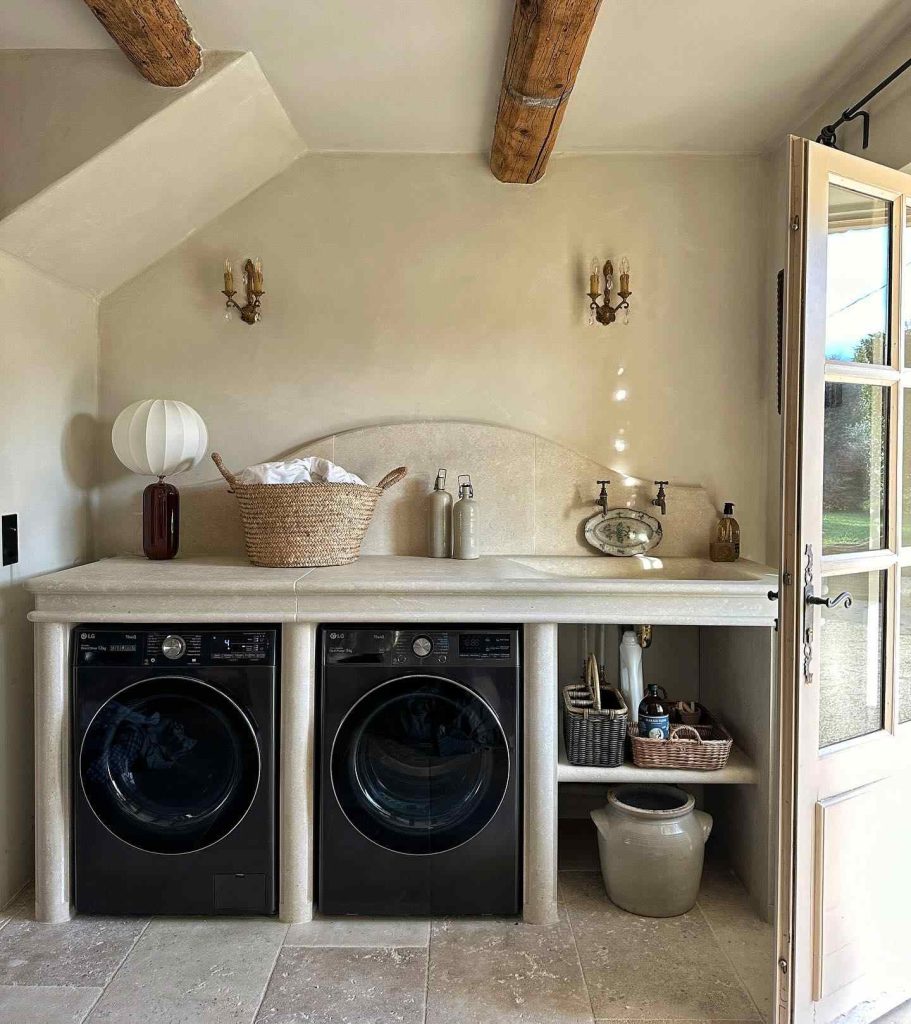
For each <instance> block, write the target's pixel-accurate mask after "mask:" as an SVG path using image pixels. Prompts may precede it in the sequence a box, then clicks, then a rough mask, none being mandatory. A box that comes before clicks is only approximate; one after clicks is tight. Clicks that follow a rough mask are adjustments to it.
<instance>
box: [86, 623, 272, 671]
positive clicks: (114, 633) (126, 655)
mask: <svg viewBox="0 0 911 1024" xmlns="http://www.w3.org/2000/svg"><path fill="white" fill-rule="evenodd" d="M73 634H74V647H75V660H76V664H77V665H81V666H105V667H106V666H118V665H139V666H162V667H165V666H173V665H209V666H212V665H274V664H275V650H276V635H277V634H276V631H275V630H274V629H262V630H255V629H219V628H215V629H212V630H200V629H198V628H194V627H182V626H174V627H165V628H162V629H158V628H154V629H137V630H111V629H95V628H93V627H91V626H88V627H86V626H78V627H77V628H76V629H75V630H74V631H73Z"/></svg>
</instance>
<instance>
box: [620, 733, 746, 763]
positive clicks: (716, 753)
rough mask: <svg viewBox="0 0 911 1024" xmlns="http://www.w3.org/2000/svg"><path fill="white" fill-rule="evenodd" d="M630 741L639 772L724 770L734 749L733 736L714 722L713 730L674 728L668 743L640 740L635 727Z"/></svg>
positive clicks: (634, 761) (643, 737) (645, 737)
mask: <svg viewBox="0 0 911 1024" xmlns="http://www.w3.org/2000/svg"><path fill="white" fill-rule="evenodd" d="M706 732H708V735H707V736H706V735H704V733H706ZM629 739H630V745H631V746H632V748H633V764H634V765H636V767H637V768H689V769H692V770H693V771H699V772H713V771H717V770H718V769H719V768H723V767H724V766H725V765H726V764H727V763H728V756H729V755H730V753H731V747H732V746H733V745H734V741H733V739H732V738H731V735H730V733H729V732H728V731H727V729H725V728H724V726H722V725H720V724H719V723H718V722H712V724H711V729H707V728H706V727H705V726H702V725H700V726H699V727H698V728H697V727H696V726H692V725H672V726H671V737H670V739H667V740H661V739H658V740H653V739H649V738H648V737H647V736H640V735H639V733H638V730H637V728H636V727H635V726H631V727H630V730H629Z"/></svg>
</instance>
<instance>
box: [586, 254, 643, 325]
mask: <svg viewBox="0 0 911 1024" xmlns="http://www.w3.org/2000/svg"><path fill="white" fill-rule="evenodd" d="M602 274H603V275H604V300H603V301H602V303H601V305H600V306H599V305H598V299H600V298H601V275H602ZM613 290H614V265H613V263H611V261H610V260H608V261H607V262H606V263H605V264H604V267H603V269H602V268H601V267H600V266H599V264H598V261H597V260H592V269H591V275H590V277H589V285H588V297H589V298H590V299H591V302H590V303H589V307H588V309H589V315H588V323H589V326H594V324H596V323H599V324H604V326H605V327H607V326H608V325H609V324H612V323H613V322H614V321H615V320H616V319H617V314H618V313H620V312H622V313H623V322H624V324H628V323H629V297H630V295H632V294H633V293H632V292H631V291H630V290H629V260H628V259H627V258H626V257H625V256H624V257H623V258H622V259H621V260H620V287H619V288H618V289H617V296H618V297H619V299H620V301H619V302H618V303H617V304H616V305H614V306H612V305H611V301H610V300H611V292H612V291H613Z"/></svg>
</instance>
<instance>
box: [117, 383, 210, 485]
mask: <svg viewBox="0 0 911 1024" xmlns="http://www.w3.org/2000/svg"><path fill="white" fill-rule="evenodd" d="M111 441H112V442H113V444H114V453H115V454H116V456H117V458H118V459H120V461H121V462H122V463H123V464H124V465H125V466H126V467H127V469H131V470H132V471H133V472H134V473H141V474H142V475H144V476H157V477H163V476H172V475H173V474H174V473H181V472H183V471H184V470H185V469H192V467H193V466H195V465H196V464H197V462H199V461H200V459H202V458H203V456H204V455H205V454H206V446H207V445H208V443H209V437H208V434H207V433H206V425H205V423H203V421H202V416H200V415H199V413H198V412H197V411H196V410H195V409H194V408H193V407H192V406H189V405H187V404H186V402H174V401H171V400H170V399H167V398H146V399H143V400H142V401H141V402H134V403H133V404H132V405H128V406H127V407H126V409H124V410H123V412H122V413H121V414H120V415H119V416H118V417H117V419H116V420H114V429H113V430H112V431H111Z"/></svg>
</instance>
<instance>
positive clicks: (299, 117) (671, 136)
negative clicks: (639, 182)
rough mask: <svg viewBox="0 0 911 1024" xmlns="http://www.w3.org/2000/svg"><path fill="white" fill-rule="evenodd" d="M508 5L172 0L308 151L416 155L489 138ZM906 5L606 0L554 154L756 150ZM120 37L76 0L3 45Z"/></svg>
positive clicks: (884, 36)
mask: <svg viewBox="0 0 911 1024" xmlns="http://www.w3.org/2000/svg"><path fill="white" fill-rule="evenodd" d="M513 5H514V0H459V2H458V3H452V2H451V0H396V2H392V3H389V2H387V3H382V2H378V0H257V2H256V3H254V4H251V3H249V0H183V2H182V3H181V6H182V7H183V10H184V12H185V13H186V15H187V17H188V18H189V20H190V23H191V24H192V25H193V28H194V30H195V34H196V38H197V39H198V40H199V42H200V43H201V44H202V45H203V46H204V47H205V48H207V49H212V50H252V51H253V52H254V53H255V54H256V56H257V58H258V59H259V62H260V64H261V65H262V67H263V70H264V71H265V73H266V75H267V77H268V78H269V80H270V82H271V83H272V85H273V87H274V89H275V91H276V92H277V94H278V96H279V98H280V99H281V101H282V103H283V104H284V106H285V108H286V109H287V111H288V113H289V114H290V116H291V118H292V120H293V121H294V123H295V125H296V127H297V129H298V131H299V132H300V134H301V135H302V137H303V139H304V140H305V142H306V144H307V147H308V148H309V149H310V150H361V151H385V150H391V151H409V152H410V151H418V152H419V151H431V152H483V151H486V150H487V149H488V148H489V146H490V138H491V130H492V127H493V121H494V117H495V114H496V108H497V97H498V94H499V88H500V82H501V77H502V71H503V61H504V57H505V49H506V41H507V38H508V35H509V27H510V22H511V18H512V12H513ZM909 17H911V15H909V13H908V8H907V4H906V3H905V2H904V0H898V2H897V3H896V0H863V2H861V0H763V2H761V3H757V2H756V0H603V3H602V7H601V12H600V14H599V16H598V22H597V24H596V26H595V30H594V33H593V35H592V38H591V41H590V43H589V46H588V50H587V53H586V56H585V59H584V61H583V63H582V69H581V71H580V73H579V78H578V80H577V83H576V88H575V91H574V94H573V97H572V101H571V102H570V104H569V109H568V112H567V114H566V118H565V121H564V123H563V129H562V131H561V133H560V137H559V140H558V143H557V149H558V150H561V151H564V152H566V151H586V150H589V151H648V150H658V151H693V152H756V151H759V150H762V149H764V148H765V147H766V146H768V145H769V144H770V143H771V142H773V141H774V140H775V139H776V136H781V135H784V134H785V133H786V132H788V131H789V130H793V129H795V128H796V127H797V126H798V124H799V123H800V121H801V120H802V119H803V117H804V116H806V115H807V114H808V113H809V111H811V110H812V109H813V108H814V107H815V106H816V104H817V103H818V102H820V100H821V99H822V98H823V97H824V96H825V95H826V94H827V93H828V92H829V91H831V90H834V89H835V88H836V87H837V86H838V85H839V84H840V83H841V82H842V81H843V80H845V79H847V78H849V77H850V76H851V74H852V73H854V72H856V71H857V70H858V68H860V67H861V66H862V64H863V63H864V61H865V60H866V59H867V58H869V57H870V56H872V55H873V54H874V53H876V52H877V51H878V50H879V49H881V48H882V47H883V46H884V45H885V43H886V42H888V41H889V39H890V37H891V36H893V35H894V33H895V31H896V30H897V29H898V28H900V27H904V23H906V22H907V21H908V19H909ZM113 45H114V44H113V42H112V41H111V39H110V38H109V37H108V35H107V34H106V33H105V31H104V29H103V28H102V27H101V25H100V24H99V23H98V22H97V21H96V20H95V18H94V17H93V15H92V13H91V11H90V10H89V9H88V7H87V6H86V5H85V4H84V3H82V2H81V0H42V2H41V3H36V2H35V0H3V3H2V5H0V47H3V48H8V49H24V48H29V49H31V48H38V49H43V48H51V49H55V48H68V49H82V48H86V49H92V48H102V47H104V48H107V47H112V46H113ZM150 88H151V87H150ZM836 113H837V111H836V112H833V116H834V114H836Z"/></svg>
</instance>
